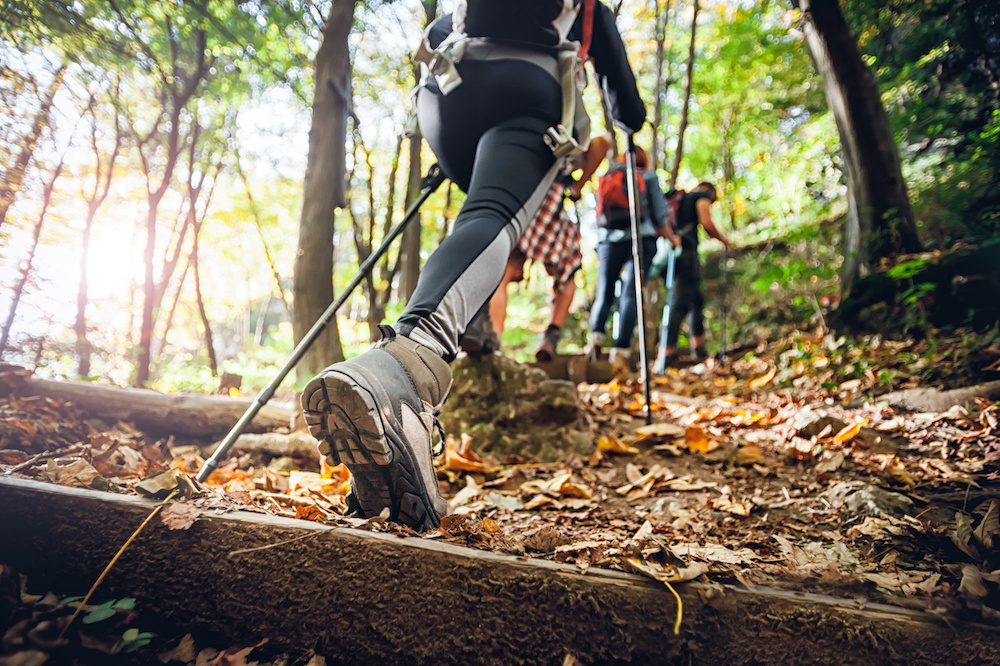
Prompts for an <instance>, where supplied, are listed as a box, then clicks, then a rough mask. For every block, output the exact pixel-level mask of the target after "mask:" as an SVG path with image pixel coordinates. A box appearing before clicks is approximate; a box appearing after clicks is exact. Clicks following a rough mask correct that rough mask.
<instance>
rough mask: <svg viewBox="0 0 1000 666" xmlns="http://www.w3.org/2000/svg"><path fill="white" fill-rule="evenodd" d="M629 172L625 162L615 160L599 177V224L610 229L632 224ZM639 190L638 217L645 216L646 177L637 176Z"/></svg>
mask: <svg viewBox="0 0 1000 666" xmlns="http://www.w3.org/2000/svg"><path fill="white" fill-rule="evenodd" d="M627 175H628V172H627V170H626V168H625V164H624V163H622V162H615V163H614V164H612V165H611V166H610V167H609V168H608V170H607V172H606V173H605V174H604V175H602V176H601V177H600V178H598V179H597V225H598V226H601V227H606V228H608V229H627V228H628V227H629V225H630V224H631V220H632V218H631V216H630V215H629V209H628V183H627V181H626V180H625V178H626V177H627ZM636 182H637V183H638V185H639V191H638V192H637V193H636V200H637V202H636V203H637V208H638V210H637V211H636V213H637V214H638V215H637V217H638V219H640V220H641V219H642V218H643V214H644V211H645V202H646V179H645V178H642V177H641V176H640V177H638V178H636Z"/></svg>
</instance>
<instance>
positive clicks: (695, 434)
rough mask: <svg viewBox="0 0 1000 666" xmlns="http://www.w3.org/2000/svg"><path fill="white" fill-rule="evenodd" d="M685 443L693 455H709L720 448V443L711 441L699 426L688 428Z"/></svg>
mask: <svg viewBox="0 0 1000 666" xmlns="http://www.w3.org/2000/svg"><path fill="white" fill-rule="evenodd" d="M684 442H685V443H686V444H687V447H688V450H689V451H691V452H692V453H709V452H710V451H714V450H715V449H717V448H719V443H718V442H716V441H715V440H711V439H709V438H708V437H707V436H706V435H705V431H704V430H702V429H701V428H699V427H698V426H688V429H687V431H686V432H685V433H684Z"/></svg>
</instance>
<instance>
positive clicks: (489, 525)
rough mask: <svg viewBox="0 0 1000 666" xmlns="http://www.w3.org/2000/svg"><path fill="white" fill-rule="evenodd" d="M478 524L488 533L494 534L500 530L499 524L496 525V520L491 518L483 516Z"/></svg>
mask: <svg viewBox="0 0 1000 666" xmlns="http://www.w3.org/2000/svg"><path fill="white" fill-rule="evenodd" d="M479 526H480V527H481V528H483V531H484V532H486V533H488V534H496V533H497V532H499V531H500V525H498V524H497V521H495V520H493V519H492V518H483V519H482V520H481V521H479Z"/></svg>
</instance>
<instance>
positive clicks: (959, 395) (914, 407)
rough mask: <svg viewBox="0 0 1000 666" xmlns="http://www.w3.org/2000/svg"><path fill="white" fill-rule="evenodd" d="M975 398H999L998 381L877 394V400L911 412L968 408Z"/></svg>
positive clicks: (972, 404) (999, 385) (999, 387)
mask: <svg viewBox="0 0 1000 666" xmlns="http://www.w3.org/2000/svg"><path fill="white" fill-rule="evenodd" d="M976 398H983V399H986V400H1000V381H993V382H986V383H984V384H977V385H975V386H966V387H963V388H957V389H950V390H941V389H937V388H914V389H903V390H902V391H893V392H892V393H886V394H885V395H882V396H879V400H885V401H886V402H888V403H889V404H890V405H892V406H893V407H898V408H901V409H907V410H910V411H913V412H946V411H948V410H949V409H951V408H952V407H954V406H955V405H958V406H960V407H965V408H966V409H968V408H969V407H972V406H974V405H975V404H976Z"/></svg>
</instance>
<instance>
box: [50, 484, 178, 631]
mask: <svg viewBox="0 0 1000 666" xmlns="http://www.w3.org/2000/svg"><path fill="white" fill-rule="evenodd" d="M179 492H180V488H174V489H173V490H172V491H171V492H170V494H169V495H167V498H166V499H165V500H163V501H162V502H160V503H159V504H157V505H156V508H155V509H153V511H152V512H151V513H150V514H149V515H148V516H147V517H146V520H144V521H142V525H139V527H138V528H137V529H136V531H135V532H132V536H130V537H129V538H128V541H126V542H125V545H124V546H122V547H121V548H119V549H118V552H117V553H115V556H114V557H112V558H111V561H110V562H108V566H106V567H104V571H102V572H101V575H100V576H98V577H97V580H96V581H94V584H93V585H91V586H90V590H89V591H88V592H87V596H85V597H84V598H83V600H82V601H81V602H80V603H79V605H78V606H77V607H76V611H75V612H74V613H73V615H72V616H71V617H70V618H69V622H67V623H66V626H65V627H63V630H62V631H61V632H59V638H62V637H63V635H64V634H65V633H66V630H67V629H69V628H70V626H71V625H72V624H73V620H75V619H76V616H77V615H79V614H80V611H82V610H83V607H84V606H86V605H87V602H88V601H90V597H91V596H92V595H93V594H94V591H95V590H96V589H97V586H98V585H100V584H101V581H102V580H104V577H105V576H107V575H108V572H109V571H111V567H113V566H114V565H115V562H117V561H118V558H119V557H121V556H122V553H124V552H125V549H126V548H128V547H129V544H131V543H132V542H133V541H135V538H136V537H137V536H139V532H141V531H142V529H143V528H144V527H146V525H148V524H149V521H151V520H152V519H153V516H155V515H156V514H157V513H159V512H160V509H162V508H163V507H164V506H166V505H167V502H169V501H170V500H172V499H173V498H174V497H176V496H177V494H178V493H179Z"/></svg>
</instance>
